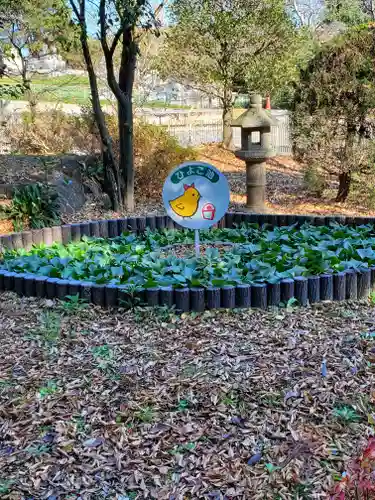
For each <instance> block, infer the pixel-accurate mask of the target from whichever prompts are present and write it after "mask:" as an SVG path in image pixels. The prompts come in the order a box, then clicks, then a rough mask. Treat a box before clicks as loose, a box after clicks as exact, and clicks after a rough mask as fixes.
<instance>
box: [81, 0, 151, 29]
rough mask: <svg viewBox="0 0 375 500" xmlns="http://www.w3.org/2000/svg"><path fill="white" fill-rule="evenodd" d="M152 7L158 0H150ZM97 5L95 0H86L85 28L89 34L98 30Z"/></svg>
mask: <svg viewBox="0 0 375 500" xmlns="http://www.w3.org/2000/svg"><path fill="white" fill-rule="evenodd" d="M150 1H151V4H152V5H153V7H154V8H156V7H157V6H158V5H159V4H160V1H157V0H150ZM97 13H98V6H97V2H96V1H95V0H88V1H87V29H88V32H89V34H90V35H91V36H95V35H96V33H97V32H98V14H97Z"/></svg>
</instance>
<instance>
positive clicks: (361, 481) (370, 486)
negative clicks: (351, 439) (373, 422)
mask: <svg viewBox="0 0 375 500" xmlns="http://www.w3.org/2000/svg"><path fill="white" fill-rule="evenodd" d="M374 472H375V438H373V437H371V438H370V439H369V442H368V445H367V447H366V449H365V450H364V451H363V453H362V455H361V456H360V457H358V458H356V459H354V460H352V461H351V463H350V464H349V467H348V471H347V472H345V473H344V474H343V475H342V480H341V481H340V483H338V484H337V485H336V487H335V489H334V491H333V495H332V496H331V500H352V499H358V500H370V499H372V498H375V479H374Z"/></svg>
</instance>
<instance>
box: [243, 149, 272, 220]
mask: <svg viewBox="0 0 375 500" xmlns="http://www.w3.org/2000/svg"><path fill="white" fill-rule="evenodd" d="M243 153H245V154H243ZM246 153H247V152H245V151H236V152H235V155H236V156H237V158H240V159H241V160H244V161H245V163H246V194H247V201H246V209H247V211H249V212H252V213H266V212H267V208H266V204H265V202H266V158H254V157H251V156H250V155H249V154H248V153H247V154H246Z"/></svg>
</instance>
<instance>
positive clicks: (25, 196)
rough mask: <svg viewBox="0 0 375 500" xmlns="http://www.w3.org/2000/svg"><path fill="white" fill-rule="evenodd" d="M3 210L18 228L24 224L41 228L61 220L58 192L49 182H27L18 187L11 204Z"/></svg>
mask: <svg viewBox="0 0 375 500" xmlns="http://www.w3.org/2000/svg"><path fill="white" fill-rule="evenodd" d="M2 210H3V213H4V215H6V216H7V217H8V218H10V219H12V221H13V224H14V226H15V228H17V229H21V228H22V227H23V225H24V224H27V225H28V226H29V227H31V228H33V229H39V228H42V227H46V226H52V225H53V224H58V223H59V222H60V219H59V205H58V200H57V193H56V191H55V190H54V189H53V188H52V187H51V186H48V185H47V184H42V183H37V184H27V185H25V186H22V187H19V188H17V189H16V190H15V191H14V194H13V198H12V203H11V204H10V206H8V207H4V208H3V209H2Z"/></svg>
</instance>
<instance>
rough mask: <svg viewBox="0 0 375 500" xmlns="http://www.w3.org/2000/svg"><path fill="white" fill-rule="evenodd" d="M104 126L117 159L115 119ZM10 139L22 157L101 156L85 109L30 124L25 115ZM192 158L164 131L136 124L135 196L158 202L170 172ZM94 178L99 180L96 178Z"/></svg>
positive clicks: (44, 116) (51, 115)
mask: <svg viewBox="0 0 375 500" xmlns="http://www.w3.org/2000/svg"><path fill="white" fill-rule="evenodd" d="M107 124H108V129H109V133H110V135H111V137H112V138H113V149H114V153H115V155H118V128H117V117H116V116H115V115H110V116H108V117H107ZM10 137H11V141H12V150H13V151H17V152H18V153H22V154H35V155H41V154H47V155H49V154H64V153H68V152H69V153H70V152H73V151H74V152H76V151H80V152H82V153H83V154H88V155H99V153H100V139H99V135H98V132H97V129H96V125H95V123H94V120H93V117H92V112H91V110H90V109H89V108H88V107H83V108H82V113H81V115H79V116H69V115H67V114H64V113H63V112H61V111H59V110H58V109H56V110H54V111H53V112H52V113H43V114H39V115H38V116H37V118H36V120H35V122H33V123H32V122H31V119H30V113H24V114H23V120H22V123H21V125H20V126H17V127H12V129H11V130H10ZM195 158H196V152H195V150H194V149H193V148H185V147H182V146H180V145H179V144H178V141H177V139H176V138H175V137H172V136H171V135H170V134H169V133H168V131H167V130H166V129H165V128H164V127H161V126H157V125H152V124H148V123H145V122H142V121H135V123H134V161H135V189H136V191H137V192H138V193H141V194H142V195H143V196H146V197H156V198H160V195H161V189H162V185H163V182H164V180H165V178H166V177H167V175H168V173H169V171H170V170H171V169H172V168H174V167H175V166H177V165H178V164H179V163H182V162H184V161H186V160H194V159H195ZM86 170H87V169H86ZM87 173H88V172H87V171H85V172H84V174H86V175H87ZM95 177H96V180H98V176H97V175H96V176H95Z"/></svg>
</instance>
